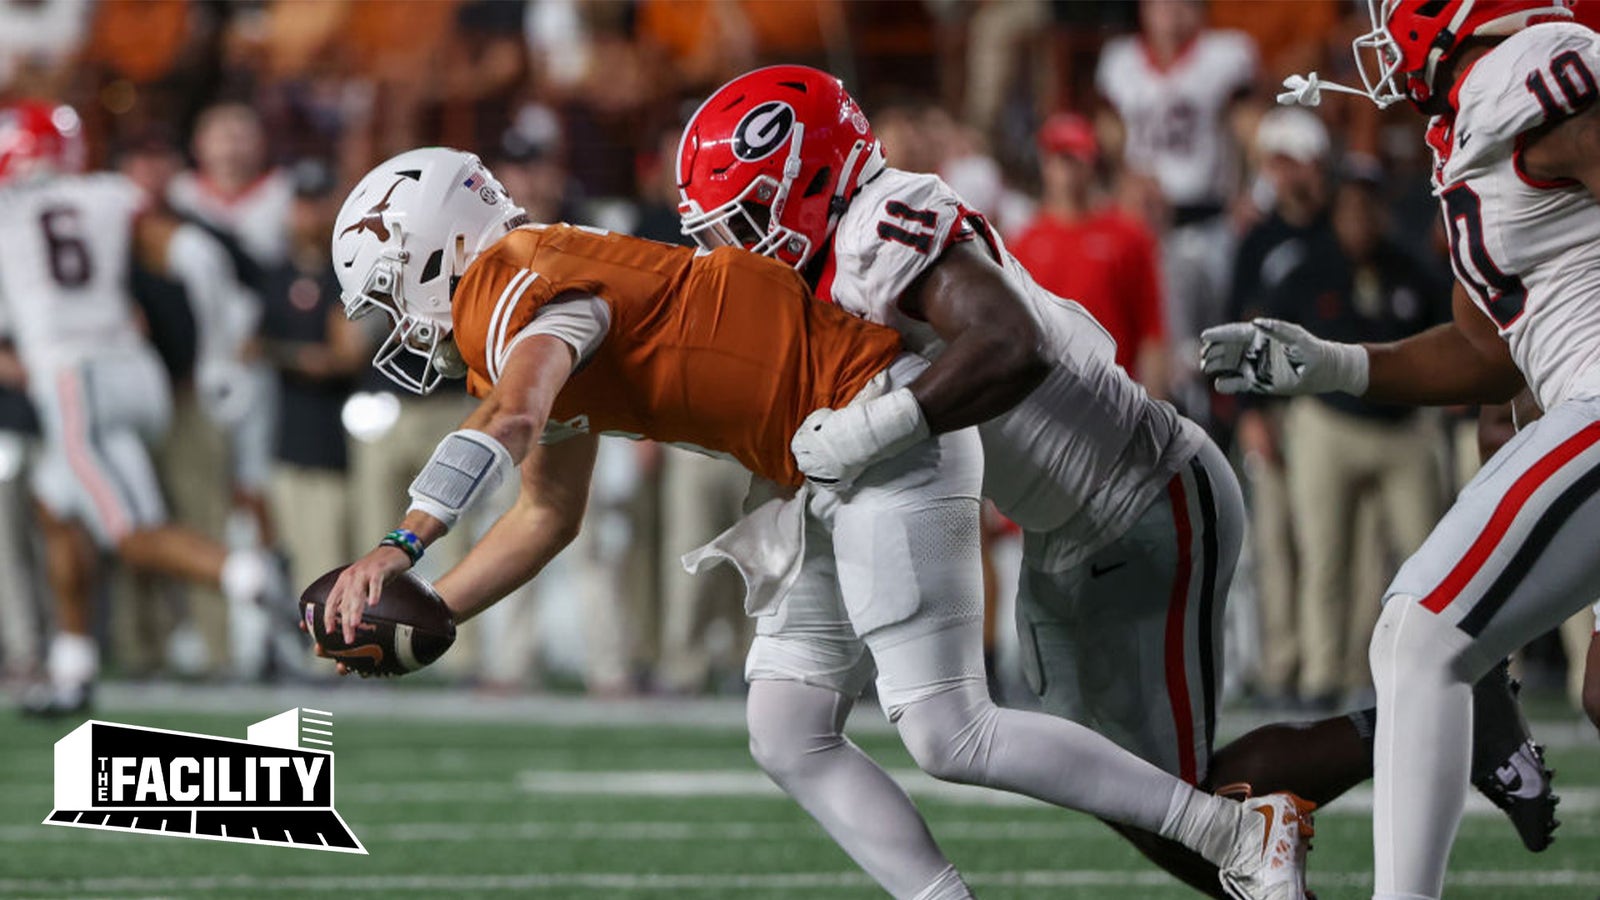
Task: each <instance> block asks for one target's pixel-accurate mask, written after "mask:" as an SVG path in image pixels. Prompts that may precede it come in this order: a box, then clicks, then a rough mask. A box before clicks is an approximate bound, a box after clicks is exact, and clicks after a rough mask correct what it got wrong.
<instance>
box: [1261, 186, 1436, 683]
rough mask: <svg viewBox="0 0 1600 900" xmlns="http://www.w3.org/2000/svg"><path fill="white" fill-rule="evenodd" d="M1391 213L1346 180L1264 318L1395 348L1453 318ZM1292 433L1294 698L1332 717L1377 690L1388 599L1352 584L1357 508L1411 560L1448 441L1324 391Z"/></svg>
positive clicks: (1305, 402)
mask: <svg viewBox="0 0 1600 900" xmlns="http://www.w3.org/2000/svg"><path fill="white" fill-rule="evenodd" d="M1385 214H1386V213H1385V208H1384V196H1383V192H1382V189H1381V187H1380V186H1379V185H1378V184H1377V183H1376V182H1374V181H1369V180H1365V179H1361V178H1350V179H1346V180H1345V181H1344V182H1343V183H1342V184H1341V185H1340V186H1339V188H1338V190H1337V192H1336V194H1335V196H1334V204H1333V212H1332V221H1331V224H1332V228H1331V230H1329V231H1323V232H1321V233H1319V234H1317V235H1316V236H1314V237H1313V238H1312V239H1311V240H1309V241H1308V242H1307V253H1306V258H1305V261H1304V262H1302V263H1301V264H1300V265H1299V266H1298V267H1296V268H1295V269H1294V271H1292V272H1290V273H1289V274H1288V275H1287V276H1286V277H1285V278H1284V279H1283V281H1282V282H1280V283H1279V284H1278V286H1277V287H1276V288H1275V289H1274V290H1273V291H1272V292H1271V293H1270V294H1269V295H1268V297H1267V302H1266V312H1267V313H1268V315H1269V316H1271V317H1273V318H1277V319H1282V320H1284V321H1289V322H1294V323H1297V324H1300V325H1303V326H1305V327H1306V328H1308V329H1310V330H1311V331H1313V332H1314V333H1316V334H1318V335H1326V336H1328V339H1329V340H1337V341H1345V342H1352V343H1369V342H1370V343H1385V342H1389V341H1397V340H1400V339H1402V338H1406V337H1409V336H1411V335H1413V334H1416V333H1417V332H1420V331H1423V330H1425V329H1427V328H1430V327H1432V326H1434V325H1436V324H1438V323H1440V322H1443V321H1445V320H1446V319H1448V318H1449V315H1450V313H1449V309H1448V306H1447V303H1446V298H1448V297H1449V296H1450V293H1449V291H1448V290H1447V288H1446V286H1445V285H1443V284H1440V283H1438V282H1437V281H1436V280H1435V279H1433V278H1432V277H1431V274H1430V272H1429V271H1428V270H1427V269H1425V268H1424V267H1422V266H1420V265H1419V264H1418V263H1417V262H1416V261H1414V260H1413V259H1412V258H1411V257H1410V256H1409V255H1408V254H1406V253H1405V252H1404V251H1402V250H1400V249H1399V248H1398V247H1397V246H1395V244H1393V243H1392V242H1391V241H1389V240H1388V239H1387V238H1386V237H1385V233H1384V231H1385V224H1386V223H1385ZM1284 436H1285V439H1284V463H1285V467H1286V469H1287V473H1288V480H1289V496H1290V501H1291V507H1292V509H1293V511H1294V528H1295V536H1296V543H1297V545H1298V547H1297V548H1298V551H1299V557H1300V566H1301V588H1300V608H1299V619H1300V629H1299V635H1300V658H1301V668H1300V694H1301V698H1302V699H1303V700H1305V701H1307V702H1308V703H1311V704H1313V705H1316V706H1320V707H1325V708H1332V707H1333V706H1335V705H1336V704H1337V703H1338V702H1339V700H1340V699H1341V695H1342V694H1346V693H1348V692H1355V691H1361V690H1364V689H1366V688H1367V686H1368V685H1369V684H1370V682H1369V681H1368V675H1367V672H1368V667H1367V665H1366V648H1367V645H1368V643H1369V641H1370V639H1371V636H1372V628H1373V626H1374V624H1376V622H1377V619H1378V604H1377V598H1378V597H1379V596H1380V595H1381V594H1382V587H1381V582H1380V584H1378V585H1375V586H1361V585H1355V584H1352V582H1351V577H1350V572H1351V566H1350V560H1351V557H1352V555H1353V552H1354V548H1355V547H1356V546H1357V537H1358V535H1357V527H1356V508H1357V503H1358V502H1359V501H1360V500H1361V498H1362V497H1364V496H1367V495H1369V494H1370V495H1371V496H1373V497H1374V498H1375V499H1376V500H1377V501H1378V502H1379V503H1380V504H1381V509H1382V511H1383V518H1382V529H1383V532H1384V534H1385V535H1386V537H1387V538H1388V545H1389V548H1390V550H1391V555H1392V558H1393V560H1394V561H1396V562H1398V561H1399V560H1402V559H1405V558H1406V557H1408V556H1410V555H1411V554H1412V553H1413V552H1415V551H1416V549H1417V548H1418V547H1420V546H1421V545H1422V541H1423V540H1424V539H1425V538H1426V537H1427V536H1428V533H1429V531H1430V530H1431V529H1432V528H1433V524H1434V522H1435V521H1436V520H1437V519H1438V517H1439V513H1440V511H1441V509H1442V498H1441V497H1440V490H1439V488H1440V480H1441V473H1440V472H1439V470H1438V464H1437V460H1438V453H1437V452H1436V451H1437V448H1438V446H1439V444H1440V443H1441V440H1442V437H1443V435H1442V433H1441V431H1440V429H1439V427H1438V422H1437V420H1436V419H1435V418H1434V417H1433V416H1431V415H1430V414H1428V413H1426V412H1423V411H1419V410H1417V409H1415V408H1412V407H1393V406H1384V405H1380V404H1376V403H1371V402H1368V401H1366V400H1363V399H1361V398H1359V397H1353V396H1350V395H1348V394H1327V395H1320V396H1316V397H1296V398H1294V399H1292V400H1290V401H1289V409H1288V412H1287V414H1286V417H1285V427H1284ZM1388 574H1391V575H1392V574H1393V568H1392V566H1391V567H1390V570H1389V573H1388ZM1385 580H1387V579H1386V578H1385ZM1363 598H1370V602H1367V603H1363V602H1362V601H1363Z"/></svg>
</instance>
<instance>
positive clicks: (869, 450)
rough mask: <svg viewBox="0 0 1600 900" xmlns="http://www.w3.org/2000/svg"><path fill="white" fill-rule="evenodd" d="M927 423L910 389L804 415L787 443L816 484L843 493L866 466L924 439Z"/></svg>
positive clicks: (796, 460)
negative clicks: (841, 407) (842, 407)
mask: <svg viewBox="0 0 1600 900" xmlns="http://www.w3.org/2000/svg"><path fill="white" fill-rule="evenodd" d="M928 435H929V431H928V421H927V419H925V418H923V416H922V407H921V405H919V404H918V403H917V398H916V397H914V396H912V394H911V390H910V388H900V389H899V390H896V391H891V392H889V393H887V394H884V395H883V396H882V397H878V398H876V399H873V400H868V401H866V402H864V403H852V404H850V405H849V406H846V407H845V408H844V409H826V408H824V409H819V410H816V411H815V412H813V413H812V414H811V415H809V416H806V418H805V421H804V422H801V423H800V427H799V429H797V430H796V431H795V433H794V437H793V438H792V439H791V440H790V441H789V449H790V450H791V451H793V453H794V458H795V462H796V463H797V464H798V465H799V467H800V471H801V472H802V473H804V474H805V476H806V478H807V479H808V480H809V481H811V482H812V483H813V484H819V485H822V486H824V487H828V488H832V489H834V490H842V489H844V488H847V487H849V486H850V485H851V484H853V483H854V482H855V480H856V478H857V477H859V476H860V475H861V473H862V472H864V471H866V469H867V467H868V466H870V465H872V464H873V463H875V462H877V461H878V460H881V459H887V458H888V457H891V456H894V455H895V454H897V453H900V452H901V451H903V450H905V449H906V448H908V447H910V446H912V445H913V444H916V443H917V442H919V441H922V440H924V439H925V438H927V437H928Z"/></svg>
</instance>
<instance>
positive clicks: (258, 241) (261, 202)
mask: <svg viewBox="0 0 1600 900" xmlns="http://www.w3.org/2000/svg"><path fill="white" fill-rule="evenodd" d="M167 202H169V203H171V204H172V206H173V208H174V209H177V210H179V211H181V212H185V213H188V214H189V215H192V216H194V217H195V218H197V219H199V220H200V221H202V222H205V223H206V224H207V225H210V226H211V227H213V228H215V229H217V230H218V231H221V232H224V233H226V234H228V235H231V236H232V237H233V238H234V239H236V240H237V241H238V242H239V247H240V248H241V249H243V250H244V252H245V253H248V254H249V255H250V258H251V259H253V260H255V261H256V263H257V264H259V265H262V266H273V265H276V264H278V263H280V262H283V260H284V259H286V258H287V257H288V255H289V207H290V205H291V204H292V203H293V202H294V183H293V182H292V181H291V180H290V178H289V175H288V173H286V172H284V171H283V170H281V169H274V170H272V171H271V172H268V173H267V174H265V175H262V176H261V177H260V178H258V179H256V181H255V183H254V184H252V185H250V186H249V187H248V188H246V189H245V190H244V191H242V192H240V193H239V194H238V195H237V196H233V197H228V196H224V195H222V194H220V193H218V192H217V190H216V188H214V187H212V186H211V183H210V182H208V181H206V180H205V179H204V178H202V177H201V176H199V175H197V174H195V173H194V172H180V173H178V175H176V176H175V177H174V178H173V179H172V183H171V184H170V185H169V186H168V187H167Z"/></svg>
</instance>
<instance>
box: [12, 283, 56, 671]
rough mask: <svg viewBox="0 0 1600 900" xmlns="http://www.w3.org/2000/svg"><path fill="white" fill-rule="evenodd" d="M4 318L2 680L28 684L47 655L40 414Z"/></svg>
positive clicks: (46, 588)
mask: <svg viewBox="0 0 1600 900" xmlns="http://www.w3.org/2000/svg"><path fill="white" fill-rule="evenodd" d="M5 319H6V314H5V304H4V303H0V681H3V682H4V683H5V684H25V683H27V682H28V681H30V680H31V679H33V678H35V677H36V676H37V675H38V674H39V671H38V670H39V666H40V664H41V663H42V662H43V659H44V654H43V643H42V642H43V640H44V632H43V628H44V621H43V620H44V613H45V610H46V609H48V606H47V605H46V600H47V593H48V590H49V587H48V584H47V582H46V579H45V577H44V559H43V556H42V551H41V548H40V546H39V543H38V535H37V534H36V533H35V531H36V529H35V527H34V524H33V523H34V515H33V497H32V492H31V491H30V490H29V485H28V478H29V474H30V472H31V471H32V462H33V458H34V456H35V454H37V452H38V441H39V417H38V415H37V414H36V413H35V412H34V409H33V403H32V401H30V400H29V399H28V395H27V381H28V373H27V371H26V370H25V369H24V368H23V366H22V360H21V358H20V357H18V356H17V352H16V348H15V347H14V346H13V345H12V343H11V337H10V329H9V327H8V326H7V325H6V324H5Z"/></svg>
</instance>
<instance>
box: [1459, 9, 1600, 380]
mask: <svg viewBox="0 0 1600 900" xmlns="http://www.w3.org/2000/svg"><path fill="white" fill-rule="evenodd" d="M1597 77H1600V35H1596V34H1595V32H1593V31H1591V30H1590V29H1588V28H1586V27H1584V26H1582V25H1576V24H1571V23H1566V22H1559V23H1555V22H1553V23H1549V24H1544V25H1534V26H1532V27H1529V28H1526V29H1524V30H1522V31H1520V32H1518V33H1516V34H1514V35H1512V36H1511V37H1508V38H1506V39H1505V41H1503V42H1502V43H1500V44H1499V45H1498V46H1497V47H1495V48H1494V49H1492V50H1490V51H1489V52H1488V53H1487V54H1485V55H1484V56H1483V57H1481V58H1480V59H1479V60H1478V61H1477V62H1476V64H1474V65H1473V66H1472V68H1470V69H1469V70H1468V71H1467V74H1466V77H1465V78H1464V79H1463V80H1462V81H1461V84H1460V86H1459V89H1458V93H1457V112H1456V113H1455V115H1454V116H1453V117H1450V116H1440V117H1436V118H1435V119H1434V120H1433V122H1432V123H1431V125H1430V127H1429V129H1428V143H1429V145H1430V146H1431V147H1432V148H1433V151H1434V189H1435V192H1436V193H1437V194H1438V195H1439V199H1440V203H1441V205H1442V206H1443V207H1444V218H1445V224H1446V231H1447V233H1448V235H1449V238H1450V257H1451V263H1452V265H1453V266H1454V268H1455V274H1456V278H1457V279H1459V280H1460V282H1461V283H1462V284H1463V285H1465V286H1466V288H1467V293H1468V294H1469V295H1470V296H1471V297H1472V299H1473V302H1474V303H1476V304H1477V306H1478V308H1479V309H1481V310H1482V311H1483V312H1484V313H1485V314H1486V315H1488V316H1489V318H1490V319H1492V320H1493V321H1494V322H1495V324H1496V325H1497V326H1498V327H1499V330H1500V335H1501V337H1503V338H1505V339H1506V341H1507V343H1509V344H1510V346H1511V356H1512V358H1513V359H1514V360H1516V363H1517V367H1518V368H1519V369H1521V370H1522V374H1523V376H1524V377H1525V378H1527V380H1528V386H1529V387H1531V388H1532V389H1533V392H1534V395H1535V396H1536V397H1537V398H1538V400H1539V405H1540V406H1542V407H1543V408H1544V409H1546V410H1549V409H1552V408H1554V406H1555V405H1556V404H1558V403H1560V402H1561V401H1563V400H1567V399H1571V398H1574V397H1580V396H1581V397H1592V396H1596V395H1597V394H1600V365H1597V364H1600V203H1596V201H1595V198H1594V196H1593V195H1591V194H1590V193H1589V192H1588V190H1586V189H1585V188H1584V187H1583V186H1582V185H1581V184H1578V183H1576V182H1540V181H1536V180H1535V179H1532V178H1530V177H1528V176H1527V175H1526V174H1525V173H1524V172H1523V171H1522V159H1521V157H1522V153H1521V149H1520V148H1521V143H1522V136H1523V135H1524V134H1526V133H1527V132H1528V131H1529V130H1530V129H1533V128H1537V127H1539V126H1541V125H1543V124H1545V123H1546V122H1548V121H1551V120H1552V119H1556V118H1560V117H1562V116H1565V115H1567V114H1568V113H1569V112H1570V111H1571V110H1572V109H1573V108H1574V107H1581V106H1585V105H1587V104H1590V103H1592V102H1595V100H1596V95H1597V93H1600V87H1597V85H1596V79H1597Z"/></svg>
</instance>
